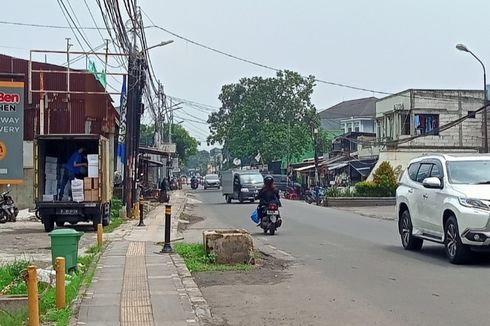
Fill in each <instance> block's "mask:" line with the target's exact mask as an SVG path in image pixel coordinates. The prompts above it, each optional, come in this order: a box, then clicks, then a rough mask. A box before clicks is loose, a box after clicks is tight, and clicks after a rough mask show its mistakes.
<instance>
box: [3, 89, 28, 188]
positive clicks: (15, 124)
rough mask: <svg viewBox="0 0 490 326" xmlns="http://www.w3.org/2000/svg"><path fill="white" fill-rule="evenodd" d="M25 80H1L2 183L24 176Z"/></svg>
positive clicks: (17, 182)
mask: <svg viewBox="0 0 490 326" xmlns="http://www.w3.org/2000/svg"><path fill="white" fill-rule="evenodd" d="M23 140H24V82H19V81H15V82H11V81H0V184H8V183H11V184H20V183H22V182H23V177H24V161H23V144H24V141H23Z"/></svg>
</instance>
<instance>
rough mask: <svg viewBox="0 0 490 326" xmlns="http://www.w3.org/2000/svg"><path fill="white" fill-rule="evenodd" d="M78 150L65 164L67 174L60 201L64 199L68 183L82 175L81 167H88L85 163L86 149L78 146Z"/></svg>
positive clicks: (65, 173)
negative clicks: (84, 153)
mask: <svg viewBox="0 0 490 326" xmlns="http://www.w3.org/2000/svg"><path fill="white" fill-rule="evenodd" d="M77 148H78V149H77V150H76V151H75V152H74V153H73V154H72V155H71V156H70V158H69V159H68V161H67V162H66V164H65V172H64V173H63V179H62V181H61V190H60V195H59V197H58V199H59V200H62V199H63V195H64V192H65V187H66V184H67V183H68V181H72V180H73V179H75V176H76V175H78V174H81V170H80V168H81V167H87V163H83V161H82V160H83V155H82V154H83V152H84V151H85V148H84V147H83V146H82V145H78V146H77ZM70 197H71V187H70Z"/></svg>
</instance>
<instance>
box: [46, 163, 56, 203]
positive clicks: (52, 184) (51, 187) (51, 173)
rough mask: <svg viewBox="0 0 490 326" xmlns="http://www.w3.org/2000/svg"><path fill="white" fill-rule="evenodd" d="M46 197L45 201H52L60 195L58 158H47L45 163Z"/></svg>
mask: <svg viewBox="0 0 490 326" xmlns="http://www.w3.org/2000/svg"><path fill="white" fill-rule="evenodd" d="M44 177H45V179H44V180H45V182H44V195H43V201H51V200H54V199H55V196H56V195H57V194H58V179H59V178H58V158H57V157H50V156H46V160H45V162H44Z"/></svg>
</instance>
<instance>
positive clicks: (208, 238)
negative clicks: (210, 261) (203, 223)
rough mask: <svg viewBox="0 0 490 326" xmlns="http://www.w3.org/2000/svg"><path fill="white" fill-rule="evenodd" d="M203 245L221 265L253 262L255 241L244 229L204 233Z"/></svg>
mask: <svg viewBox="0 0 490 326" xmlns="http://www.w3.org/2000/svg"><path fill="white" fill-rule="evenodd" d="M203 245H204V248H205V250H206V252H207V253H208V254H213V255H214V256H215V257H216V262H217V263H219V264H237V263H245V264H249V263H251V262H252V261H253V250H254V245H253V239H252V237H251V236H250V233H248V232H247V231H246V230H243V229H222V230H208V231H204V232H203Z"/></svg>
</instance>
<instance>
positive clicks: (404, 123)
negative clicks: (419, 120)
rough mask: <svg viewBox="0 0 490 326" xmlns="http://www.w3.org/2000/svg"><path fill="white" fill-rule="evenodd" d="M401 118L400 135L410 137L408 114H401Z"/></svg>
mask: <svg viewBox="0 0 490 326" xmlns="http://www.w3.org/2000/svg"><path fill="white" fill-rule="evenodd" d="M400 117H401V121H400V122H401V126H400V130H401V134H402V135H404V136H410V112H402V113H401V114H400Z"/></svg>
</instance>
